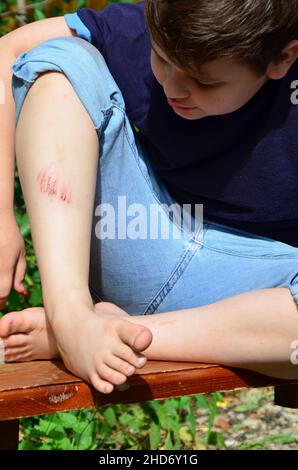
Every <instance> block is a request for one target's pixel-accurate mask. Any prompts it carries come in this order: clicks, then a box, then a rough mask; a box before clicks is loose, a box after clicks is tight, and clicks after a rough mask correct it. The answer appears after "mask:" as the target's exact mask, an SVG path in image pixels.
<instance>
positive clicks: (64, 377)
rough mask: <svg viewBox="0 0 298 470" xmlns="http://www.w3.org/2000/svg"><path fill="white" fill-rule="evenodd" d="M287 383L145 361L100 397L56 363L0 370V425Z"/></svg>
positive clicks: (210, 366)
mask: <svg viewBox="0 0 298 470" xmlns="http://www.w3.org/2000/svg"><path fill="white" fill-rule="evenodd" d="M294 382H295V381H293V383H294ZM288 383H289V381H284V380H279V379H273V378H271V377H266V376H263V375H261V374H256V373H253V372H249V371H245V370H243V369H232V368H227V367H221V366H218V365H216V364H201V363H191V362H190V363H189V362H186V363H185V362H163V361H148V363H147V364H146V366H145V367H143V368H142V369H140V370H138V371H137V373H136V374H135V375H134V376H132V377H130V378H129V379H128V380H127V382H126V383H125V384H124V385H122V386H120V387H118V389H117V390H115V391H114V392H113V393H111V394H109V395H104V394H101V393H98V392H96V391H95V390H94V389H93V388H92V387H91V386H90V385H88V384H86V383H84V382H83V381H82V380H81V379H79V378H78V377H76V376H74V375H73V374H71V373H70V372H68V371H67V370H66V369H65V367H64V365H63V363H62V362H61V361H34V362H27V363H15V364H2V365H0V420H10V419H17V418H20V417H25V416H36V415H40V414H47V413H55V412H58V411H68V410H77V409H82V408H91V407H95V406H97V407H100V406H104V405H108V404H111V403H136V402H140V401H149V400H153V399H164V398H169V397H177V396H182V395H192V394H199V393H211V392H214V391H223V390H231V389H235V388H243V387H262V386H268V385H278V384H288Z"/></svg>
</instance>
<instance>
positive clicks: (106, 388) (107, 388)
mask: <svg viewBox="0 0 298 470" xmlns="http://www.w3.org/2000/svg"><path fill="white" fill-rule="evenodd" d="M90 381H91V385H93V387H94V388H95V389H96V390H98V391H99V392H101V393H105V394H107V393H112V391H113V390H114V386H113V385H112V384H111V383H109V382H106V381H105V380H102V379H101V378H100V377H99V376H98V375H93V376H92V377H91V378H90Z"/></svg>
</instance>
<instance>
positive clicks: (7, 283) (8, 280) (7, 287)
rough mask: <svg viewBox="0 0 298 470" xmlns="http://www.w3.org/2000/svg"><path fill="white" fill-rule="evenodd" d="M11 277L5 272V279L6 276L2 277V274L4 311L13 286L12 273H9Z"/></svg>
mask: <svg viewBox="0 0 298 470" xmlns="http://www.w3.org/2000/svg"><path fill="white" fill-rule="evenodd" d="M9 274H11V275H8V274H7V271H6V272H5V278H4V276H1V274H0V280H1V283H0V309H3V308H5V307H6V301H7V299H8V296H9V294H10V291H11V284H12V273H9Z"/></svg>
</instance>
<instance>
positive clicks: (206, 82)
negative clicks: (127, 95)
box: [151, 41, 298, 120]
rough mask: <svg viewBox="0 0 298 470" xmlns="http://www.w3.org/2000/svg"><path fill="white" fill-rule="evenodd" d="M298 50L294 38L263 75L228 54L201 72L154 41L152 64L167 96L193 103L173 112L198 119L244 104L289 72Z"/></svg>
mask: <svg viewBox="0 0 298 470" xmlns="http://www.w3.org/2000/svg"><path fill="white" fill-rule="evenodd" d="M297 51H298V41H292V42H291V43H289V44H288V46H287V47H286V48H285V50H284V54H285V57H284V59H283V61H281V62H279V63H271V64H270V65H269V66H268V68H267V71H266V73H265V74H264V75H258V74H257V73H256V72H255V71H254V70H253V69H252V68H251V67H250V66H248V65H242V64H239V63H237V62H236V61H235V60H232V59H227V58H223V59H217V60H214V61H212V62H209V63H208V64H205V65H204V66H203V67H201V69H200V75H199V74H198V73H197V72H195V71H193V73H189V72H186V71H183V70H181V69H180V68H179V67H177V66H176V65H175V64H174V63H173V62H171V60H170V59H169V58H168V57H167V56H166V55H165V53H164V52H163V51H162V50H161V49H160V48H159V47H158V45H157V44H155V43H153V44H152V50H151V67H152V70H153V73H154V75H155V77H156V80H157V81H158V82H159V84H160V85H161V86H162V87H163V90H164V93H165V95H166V97H167V99H168V100H171V102H174V103H175V104H177V105H180V106H186V107H193V109H191V110H188V111H183V110H179V109H177V108H174V112H176V113H177V114H178V115H180V116H181V117H183V118H184V119H187V120H197V119H202V118H204V117H207V116H220V115H224V114H228V113H232V112H233V111H236V110H238V109H240V108H242V106H244V105H245V104H246V103H247V102H248V101H249V100H250V99H251V98H252V97H253V96H254V95H255V94H256V93H257V92H258V91H259V90H260V89H261V88H262V86H263V85H264V84H265V83H266V82H267V81H268V80H269V79H273V80H274V79H280V78H283V77H284V76H285V75H286V74H287V72H288V70H289V68H290V67H291V65H292V64H293V62H294V61H295V59H296V57H297Z"/></svg>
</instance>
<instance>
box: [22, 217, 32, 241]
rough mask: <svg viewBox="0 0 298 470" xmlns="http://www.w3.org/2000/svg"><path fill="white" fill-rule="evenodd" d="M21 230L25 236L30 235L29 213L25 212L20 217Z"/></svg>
mask: <svg viewBox="0 0 298 470" xmlns="http://www.w3.org/2000/svg"><path fill="white" fill-rule="evenodd" d="M20 232H21V234H22V236H23V238H26V237H27V236H28V235H30V223H29V217H28V214H27V213H25V214H23V215H22V217H21V218H20Z"/></svg>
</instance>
